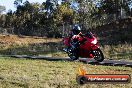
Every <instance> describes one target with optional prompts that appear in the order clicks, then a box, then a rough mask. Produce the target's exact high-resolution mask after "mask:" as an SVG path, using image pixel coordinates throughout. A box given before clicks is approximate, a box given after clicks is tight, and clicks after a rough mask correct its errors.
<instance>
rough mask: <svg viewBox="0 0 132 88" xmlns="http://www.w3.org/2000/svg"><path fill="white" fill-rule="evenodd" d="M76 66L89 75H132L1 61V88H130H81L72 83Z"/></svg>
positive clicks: (110, 87)
mask: <svg viewBox="0 0 132 88" xmlns="http://www.w3.org/2000/svg"><path fill="white" fill-rule="evenodd" d="M79 66H83V68H84V69H85V70H86V72H87V73H88V74H130V75H132V68H130V67H118V66H113V67H112V66H101V65H99V66H96V65H89V64H84V63H82V62H69V61H46V60H29V59H24V58H21V59H15V58H10V57H0V88H106V87H107V88H132V82H131V83H129V84H86V85H83V86H80V85H78V84H77V83H76V80H75V79H76V74H77V73H78V68H79Z"/></svg>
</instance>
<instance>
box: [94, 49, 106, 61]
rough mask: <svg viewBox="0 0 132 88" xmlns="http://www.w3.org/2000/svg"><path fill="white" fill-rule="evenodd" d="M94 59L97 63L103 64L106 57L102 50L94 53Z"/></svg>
mask: <svg viewBox="0 0 132 88" xmlns="http://www.w3.org/2000/svg"><path fill="white" fill-rule="evenodd" d="M93 55H94V59H95V60H96V61H97V62H102V61H103V60H104V55H103V53H102V51H101V50H100V49H96V50H94V51H93Z"/></svg>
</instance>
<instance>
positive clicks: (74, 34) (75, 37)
mask: <svg viewBox="0 0 132 88" xmlns="http://www.w3.org/2000/svg"><path fill="white" fill-rule="evenodd" d="M79 38H82V39H83V40H82V41H79ZM84 41H85V38H83V34H82V32H81V28H80V26H79V25H77V24H75V25H74V26H73V28H72V30H71V33H70V34H69V43H71V45H72V46H73V49H74V50H75V51H77V50H78V49H79V45H80V43H81V42H84Z"/></svg>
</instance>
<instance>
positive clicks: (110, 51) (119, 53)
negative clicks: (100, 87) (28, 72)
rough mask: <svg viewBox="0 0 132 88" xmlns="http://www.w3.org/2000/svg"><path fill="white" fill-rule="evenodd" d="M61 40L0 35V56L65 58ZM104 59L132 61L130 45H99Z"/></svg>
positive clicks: (131, 46) (131, 47)
mask: <svg viewBox="0 0 132 88" xmlns="http://www.w3.org/2000/svg"><path fill="white" fill-rule="evenodd" d="M61 40H62V39H54V38H43V37H36V36H35V37H29V36H23V37H18V36H16V35H9V36H3V35H0V54H4V55H10V54H20V55H21V54H26V55H48V56H52V57H66V56H67V54H66V53H64V52H62V47H63V44H61V43H60V42H61ZM101 50H102V51H103V53H104V56H105V58H112V59H129V60H132V45H131V44H130V43H125V44H118V45H104V44H103V45H101Z"/></svg>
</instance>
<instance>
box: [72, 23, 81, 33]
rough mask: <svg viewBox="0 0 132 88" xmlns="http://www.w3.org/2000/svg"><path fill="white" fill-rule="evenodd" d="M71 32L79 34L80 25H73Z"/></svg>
mask: <svg viewBox="0 0 132 88" xmlns="http://www.w3.org/2000/svg"><path fill="white" fill-rule="evenodd" d="M72 32H73V33H74V34H76V35H77V34H79V33H80V32H81V28H80V26H79V25H77V24H76V25H74V26H73V28H72Z"/></svg>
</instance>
